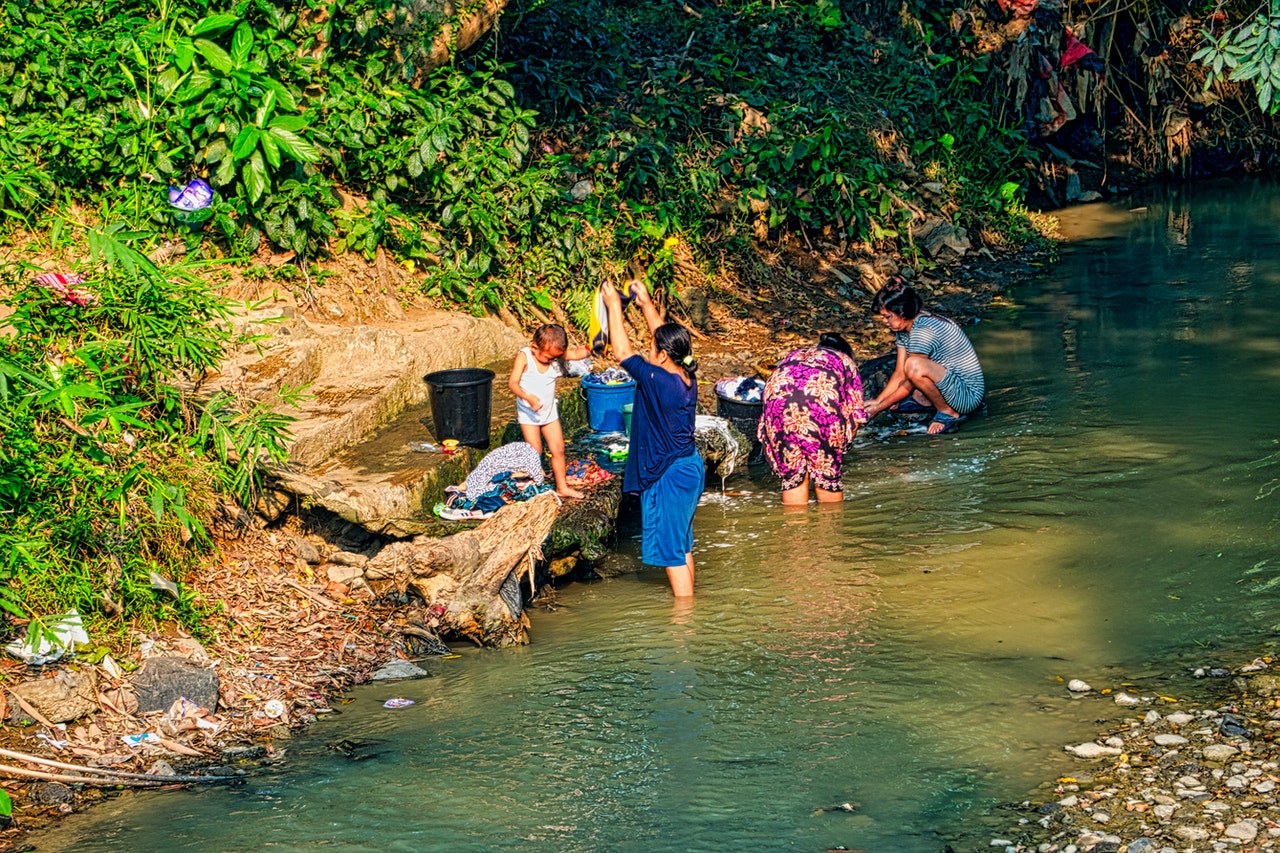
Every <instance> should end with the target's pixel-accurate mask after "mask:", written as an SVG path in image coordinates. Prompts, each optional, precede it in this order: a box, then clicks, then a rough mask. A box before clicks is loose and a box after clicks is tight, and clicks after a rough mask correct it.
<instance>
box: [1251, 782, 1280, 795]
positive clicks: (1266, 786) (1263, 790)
mask: <svg viewBox="0 0 1280 853" xmlns="http://www.w3.org/2000/svg"><path fill="white" fill-rule="evenodd" d="M1275 789H1276V783H1275V782H1272V781H1271V780H1270V779H1263V780H1262V781H1261V782H1258V783H1256V784H1255V785H1254V786H1253V790H1255V791H1257V792H1258V793H1259V794H1270V793H1271V792H1272V791H1274V790H1275Z"/></svg>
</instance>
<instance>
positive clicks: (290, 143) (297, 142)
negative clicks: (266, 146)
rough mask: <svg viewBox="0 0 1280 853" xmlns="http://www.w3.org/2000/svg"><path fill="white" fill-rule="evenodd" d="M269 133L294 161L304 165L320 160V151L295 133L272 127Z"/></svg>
mask: <svg viewBox="0 0 1280 853" xmlns="http://www.w3.org/2000/svg"><path fill="white" fill-rule="evenodd" d="M268 133H269V134H270V135H271V137H272V138H273V139H274V140H275V141H276V143H277V144H279V146H280V150H281V151H283V152H284V153H286V154H288V155H289V156H290V157H292V158H293V159H295V160H298V161H300V162H303V163H314V162H316V161H317V160H319V159H320V151H319V149H317V148H316V147H315V145H313V144H311V143H310V142H308V141H307V140H306V139H303V138H302V137H301V136H299V135H298V134H296V133H294V132H293V131H291V130H285V129H284V128H282V127H272V128H271V129H270V130H269V131H268Z"/></svg>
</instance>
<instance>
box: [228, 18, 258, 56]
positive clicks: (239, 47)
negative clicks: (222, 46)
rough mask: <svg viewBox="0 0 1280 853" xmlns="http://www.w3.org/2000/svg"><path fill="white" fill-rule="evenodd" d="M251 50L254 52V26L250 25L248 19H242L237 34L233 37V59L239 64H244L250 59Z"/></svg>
mask: <svg viewBox="0 0 1280 853" xmlns="http://www.w3.org/2000/svg"><path fill="white" fill-rule="evenodd" d="M251 52H253V27H251V26H249V22H248V21H242V22H241V23H240V26H238V27H236V34H235V35H234V36H232V37H231V61H232V62H234V63H235V64H236V65H237V66H243V65H244V64H245V63H246V62H248V61H249V54H250V53H251Z"/></svg>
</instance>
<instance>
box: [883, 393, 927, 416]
mask: <svg viewBox="0 0 1280 853" xmlns="http://www.w3.org/2000/svg"><path fill="white" fill-rule="evenodd" d="M889 411H891V412H896V413H898V414H899V415H914V414H916V413H917V412H932V411H933V406H930V405H928V404H926V403H921V402H920V401H918V400H917V399H916V398H915V397H907V398H905V399H902V400H899V401H898V402H897V403H894V404H893V405H892V406H890V407H889Z"/></svg>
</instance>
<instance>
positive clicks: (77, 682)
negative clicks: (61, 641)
mask: <svg viewBox="0 0 1280 853" xmlns="http://www.w3.org/2000/svg"><path fill="white" fill-rule="evenodd" d="M10 691H11V692H12V693H13V695H15V696H17V697H19V698H21V699H22V701H24V702H26V703H27V704H28V705H30V706H31V707H32V708H34V709H35V710H36V712H37V713H39V714H40V716H42V717H44V718H45V719H46V720H48V721H49V722H51V723H66V722H70V721H71V720H78V719H80V718H81V717H83V716H85V715H87V714H92V713H93V712H94V711H97V710H98V694H97V691H96V690H95V687H94V680H93V674H92V673H91V672H90V671H89V670H71V669H63V670H59V671H58V672H57V673H56V674H55V675H54V676H53V677H52V678H39V679H36V680H34V681H24V682H22V683H21V684H17V685H15V686H14V687H12V688H10ZM11 704H13V705H14V708H13V713H14V714H16V715H18V716H19V717H21V716H23V712H22V709H21V708H19V707H17V703H16V702H15V703H11Z"/></svg>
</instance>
